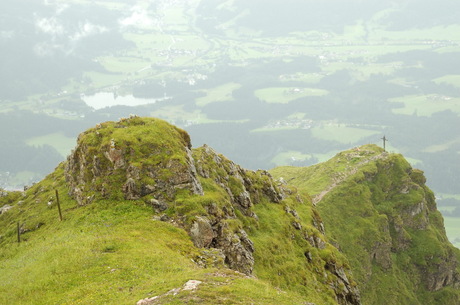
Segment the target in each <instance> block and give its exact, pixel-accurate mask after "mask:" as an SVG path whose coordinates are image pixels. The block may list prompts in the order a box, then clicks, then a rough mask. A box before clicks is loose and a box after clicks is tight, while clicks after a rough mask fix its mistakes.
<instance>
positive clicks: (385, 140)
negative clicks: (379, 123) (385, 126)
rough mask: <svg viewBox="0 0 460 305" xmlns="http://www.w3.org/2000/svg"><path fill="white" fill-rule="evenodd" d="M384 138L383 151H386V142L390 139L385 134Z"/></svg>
mask: <svg viewBox="0 0 460 305" xmlns="http://www.w3.org/2000/svg"><path fill="white" fill-rule="evenodd" d="M382 140H383V151H386V149H385V146H386V145H385V144H386V142H387V141H388V139H387V137H385V136H383V138H382Z"/></svg>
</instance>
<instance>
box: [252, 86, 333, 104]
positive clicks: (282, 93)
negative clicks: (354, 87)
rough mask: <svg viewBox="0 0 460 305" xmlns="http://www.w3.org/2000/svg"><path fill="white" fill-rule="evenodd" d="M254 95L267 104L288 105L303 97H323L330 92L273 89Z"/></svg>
mask: <svg viewBox="0 0 460 305" xmlns="http://www.w3.org/2000/svg"><path fill="white" fill-rule="evenodd" d="M254 94H255V96H256V97H258V98H259V99H261V100H263V101H265V102H267V103H279V104H287V103H289V102H290V101H293V100H295V99H298V98H301V97H306V96H323V95H326V94H328V92H327V91H326V90H322V89H316V88H294V87H274V88H273V87H272V88H264V89H259V90H256V91H255V92H254Z"/></svg>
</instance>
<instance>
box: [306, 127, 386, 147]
mask: <svg viewBox="0 0 460 305" xmlns="http://www.w3.org/2000/svg"><path fill="white" fill-rule="evenodd" d="M311 132H312V134H313V136H314V137H316V138H319V139H325V140H329V141H336V142H339V143H342V144H354V143H357V142H359V141H360V140H362V139H364V138H367V137H370V136H373V135H376V139H377V135H379V134H381V132H380V131H376V130H369V129H364V128H356V127H347V126H345V125H340V124H324V125H322V126H320V127H314V128H312V130H311Z"/></svg>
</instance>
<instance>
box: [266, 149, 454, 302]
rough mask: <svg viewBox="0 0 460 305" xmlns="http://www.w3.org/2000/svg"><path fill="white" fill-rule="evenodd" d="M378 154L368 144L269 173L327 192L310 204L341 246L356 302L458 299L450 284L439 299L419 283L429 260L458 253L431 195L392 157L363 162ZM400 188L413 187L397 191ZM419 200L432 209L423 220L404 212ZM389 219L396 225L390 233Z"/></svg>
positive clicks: (417, 174)
mask: <svg viewBox="0 0 460 305" xmlns="http://www.w3.org/2000/svg"><path fill="white" fill-rule="evenodd" d="M381 152H382V149H381V148H377V147H376V146H371V145H368V146H365V147H360V150H359V151H357V150H350V151H346V152H342V153H339V154H338V155H337V156H336V157H334V158H332V159H331V160H329V161H327V162H325V163H322V164H318V165H315V166H311V167H307V168H295V167H281V168H275V169H273V170H271V171H270V172H271V173H272V174H273V175H274V177H283V178H284V180H285V181H288V183H289V184H292V185H295V186H296V187H298V188H299V190H304V191H307V192H309V194H312V195H315V194H319V193H320V192H321V191H324V190H328V193H327V194H326V195H325V196H324V197H322V200H321V201H320V202H318V203H317V207H318V209H319V211H320V213H321V215H322V217H323V219H324V223H325V227H326V231H327V232H328V236H330V237H331V238H333V239H334V240H336V241H337V242H338V243H339V244H340V247H341V250H342V251H343V253H344V254H345V255H346V256H347V259H348V260H349V262H350V265H351V266H352V270H353V275H354V277H355V279H356V280H357V282H358V283H359V286H360V288H361V296H362V300H363V303H369V304H388V303H397V304H408V305H409V304H439V303H438V300H439V298H445V299H446V300H452V299H455V298H458V295H457V296H455V294H454V295H452V292H451V291H450V290H449V288H446V289H443V290H442V291H444V292H442V293H440V294H441V295H442V297H441V296H439V295H437V294H433V293H429V292H428V291H426V290H425V289H424V288H423V287H424V285H425V284H421V283H423V282H424V279H425V276H426V274H425V273H424V272H433V273H436V272H437V269H436V268H437V267H436V266H437V265H436V264H442V262H444V261H445V260H452V259H455V257H457V256H458V255H459V254H460V253H459V252H455V251H457V250H455V249H454V248H452V247H451V246H450V244H449V243H448V242H447V237H446V235H445V231H444V225H443V219H442V216H441V214H440V213H439V212H437V211H434V210H432V209H433V208H435V203H434V195H433V194H432V192H431V191H430V190H429V189H428V188H427V187H426V186H425V185H424V177H423V173H422V172H421V171H418V170H413V169H411V168H410V165H409V164H408V162H407V161H405V160H404V159H403V158H402V156H400V155H396V154H390V155H388V156H385V155H381V158H380V159H379V160H376V161H373V162H369V163H363V161H364V160H366V159H367V158H371V157H376V156H378V154H380V153H381ZM360 164H361V165H360ZM352 169H355V170H352ZM356 169H357V170H356ZM413 184H416V185H417V187H415V186H414V185H413ZM403 185H412V187H413V188H412V189H411V190H410V191H408V192H401V187H402V186H403ZM422 201H423V202H425V206H426V207H425V209H431V210H430V211H428V210H427V212H426V213H427V214H426V215H427V216H426V217H425V216H423V215H424V213H423V212H422V213H419V214H417V215H414V214H411V213H412V212H411V213H409V212H408V209H409V210H410V209H413V208H415V206H417V205H418V204H419V203H420V202H422ZM410 215H412V216H410ZM456 221H457V219H455V218H452V219H447V220H446V227H447V228H449V226H456V225H457V224H456ZM394 223H398V224H399V225H401V226H402V228H400V229H398V230H396V229H395V227H393V226H394ZM422 228H423V229H422ZM457 231H458V230H456V229H454V230H453V231H452V232H457ZM455 234H456V233H455ZM453 238H454V239H455V238H456V236H455V237H454V236H451V240H452V239H453ZM404 239H407V241H406V242H403V241H402V240H404ZM399 247H403V250H401V249H400V248H399ZM404 247H405V248H404ZM392 248H395V249H396V250H392ZM375 253H377V254H375ZM420 266H424V267H423V268H427V269H423V268H422V267H420ZM426 270H428V271H426ZM375 287H378V289H375ZM383 291H388V292H383ZM445 304H451V303H450V301H446V303H445Z"/></svg>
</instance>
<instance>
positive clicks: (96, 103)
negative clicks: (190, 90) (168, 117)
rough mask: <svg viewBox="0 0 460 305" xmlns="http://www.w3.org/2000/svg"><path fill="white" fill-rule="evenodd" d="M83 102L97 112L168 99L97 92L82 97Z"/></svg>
mask: <svg viewBox="0 0 460 305" xmlns="http://www.w3.org/2000/svg"><path fill="white" fill-rule="evenodd" d="M81 98H82V99H83V101H84V102H85V103H86V104H87V105H88V106H90V107H92V108H94V109H96V110H98V109H102V108H106V107H112V106H141V105H147V104H154V103H155V102H158V101H162V100H165V99H168V98H169V97H162V98H137V97H134V96H132V95H117V94H114V93H113V92H98V93H96V94H94V95H82V97H81Z"/></svg>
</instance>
